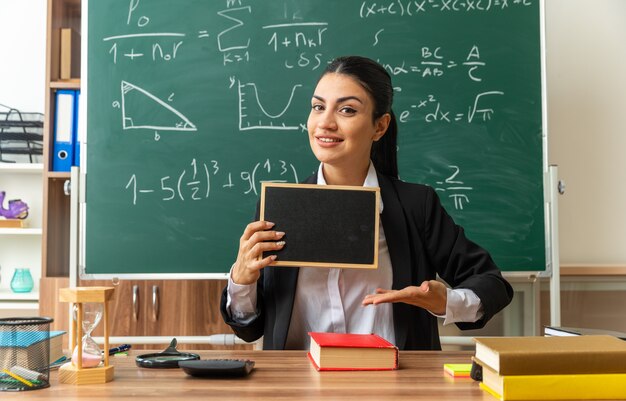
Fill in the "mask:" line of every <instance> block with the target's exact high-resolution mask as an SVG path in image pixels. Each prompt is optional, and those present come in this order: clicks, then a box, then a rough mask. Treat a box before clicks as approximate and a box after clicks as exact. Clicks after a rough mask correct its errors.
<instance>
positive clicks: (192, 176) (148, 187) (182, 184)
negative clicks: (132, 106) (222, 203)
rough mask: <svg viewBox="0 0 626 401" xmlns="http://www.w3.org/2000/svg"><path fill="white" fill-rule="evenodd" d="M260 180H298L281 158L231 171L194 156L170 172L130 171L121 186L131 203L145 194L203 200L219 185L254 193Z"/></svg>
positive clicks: (162, 198)
mask: <svg viewBox="0 0 626 401" xmlns="http://www.w3.org/2000/svg"><path fill="white" fill-rule="evenodd" d="M262 182H298V173H297V171H296V168H295V166H294V165H293V164H292V163H290V162H287V161H284V160H271V159H265V160H263V161H260V162H257V163H255V164H254V165H252V166H251V168H250V169H248V170H242V171H238V172H236V173H234V172H231V171H225V170H223V169H222V167H221V162H219V161H217V160H209V161H207V162H203V161H198V160H197V159H195V158H194V159H192V160H191V162H190V163H189V165H188V166H187V167H185V168H183V169H182V170H180V171H177V172H175V173H174V174H173V175H163V176H161V177H159V178H147V179H145V180H144V179H143V178H141V177H139V176H138V174H137V173H133V174H131V175H130V178H129V179H128V181H127V182H126V184H125V185H124V189H125V190H127V191H128V192H129V195H130V201H131V203H132V204H133V205H137V204H139V202H140V201H141V200H142V199H143V198H144V197H147V196H152V198H151V199H150V201H164V202H167V201H172V200H179V201H181V202H194V201H204V200H208V199H210V197H211V193H212V192H211V191H215V190H220V189H221V190H230V191H239V193H241V194H242V195H250V196H252V195H254V196H258V195H259V190H260V189H261V183H262Z"/></svg>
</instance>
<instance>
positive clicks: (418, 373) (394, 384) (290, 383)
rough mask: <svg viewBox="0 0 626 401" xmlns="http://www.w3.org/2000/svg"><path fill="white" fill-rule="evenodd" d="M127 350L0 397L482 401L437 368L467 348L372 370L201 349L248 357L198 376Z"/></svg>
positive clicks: (413, 356) (412, 354)
mask: <svg viewBox="0 0 626 401" xmlns="http://www.w3.org/2000/svg"><path fill="white" fill-rule="evenodd" d="M139 353H141V351H133V352H131V353H130V355H129V356H128V357H127V358H119V357H115V358H111V361H113V364H114V365H115V379H114V380H113V381H112V382H111V383H107V384H94V385H82V386H78V385H70V384H60V383H59V381H58V377H57V372H53V373H52V374H51V385H50V388H47V389H43V390H35V391H28V392H19V393H11V392H3V393H0V394H1V397H2V399H3V400H5V399H15V400H17V399H18V398H19V399H21V400H23V399H25V398H27V399H29V400H30V399H46V400H59V401H61V400H63V401H70V400H78V399H80V400H83V401H84V400H87V401H89V400H91V401H95V400H108V399H111V400H135V401H139V400H147V399H150V400H154V401H162V400H165V401H168V400H172V401H173V400H176V401H193V400H211V399H216V400H217V399H219V400H240V399H244V400H252V399H254V400H272V401H279V400H291V399H293V400H302V399H305V400H318V399H328V400H359V401H365V400H393V401H400V400H412V401H414V400H438V401H439V400H451V401H452V400H453V401H459V400H461V401H463V400H485V401H494V400H495V398H493V397H491V396H489V395H488V394H486V393H484V392H483V391H482V390H481V389H480V388H479V387H478V383H476V382H474V381H472V380H471V379H469V378H460V379H453V378H451V377H449V376H447V375H445V374H444V373H443V364H444V363H469V362H470V356H471V353H470V352H416V351H403V352H401V353H400V369H399V370H396V371H378V372H317V371H316V370H315V369H314V368H313V367H312V366H311V363H310V362H309V360H308V359H307V358H306V352H304V351H200V352H199V354H200V355H201V356H202V359H208V358H241V359H252V360H254V361H255V363H256V364H255V369H254V371H253V372H252V373H251V374H250V375H249V376H248V377H245V378H238V379H201V378H194V377H191V376H188V375H186V374H185V373H184V372H183V371H182V370H180V369H163V370H161V369H144V368H138V367H136V366H135V359H134V357H135V356H136V355H137V354H139Z"/></svg>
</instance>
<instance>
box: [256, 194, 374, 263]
mask: <svg viewBox="0 0 626 401" xmlns="http://www.w3.org/2000/svg"><path fill="white" fill-rule="evenodd" d="M379 192H380V189H379V188H370V187H351V186H339V185H311V184H278V183H263V184H262V193H261V213H260V218H261V220H266V221H271V222H273V223H275V226H274V227H273V229H274V230H277V231H283V232H285V236H284V237H283V240H284V241H285V242H286V244H285V246H284V247H283V248H282V249H281V250H279V251H275V252H267V253H264V255H263V257H267V256H268V255H272V254H276V255H277V256H278V258H277V260H276V261H275V262H274V263H273V264H274V265H277V266H312V267H339V268H363V269H376V268H378V224H379V213H378V208H379Z"/></svg>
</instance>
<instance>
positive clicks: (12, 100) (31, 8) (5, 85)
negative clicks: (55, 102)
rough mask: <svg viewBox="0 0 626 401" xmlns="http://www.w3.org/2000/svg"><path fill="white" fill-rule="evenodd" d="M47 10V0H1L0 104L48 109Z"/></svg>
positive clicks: (23, 109) (23, 108) (22, 109)
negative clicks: (45, 95) (45, 93)
mask: <svg viewBox="0 0 626 401" xmlns="http://www.w3.org/2000/svg"><path fill="white" fill-rule="evenodd" d="M46 10H47V2H46V0H0V104H3V105H5V106H9V107H13V108H16V109H18V110H19V111H25V112H39V113H43V111H44V105H45V103H44V91H45V67H44V64H45V61H46V31H45V30H46ZM2 111H6V110H2Z"/></svg>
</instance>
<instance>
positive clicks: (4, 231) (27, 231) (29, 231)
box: [0, 228, 43, 235]
mask: <svg viewBox="0 0 626 401" xmlns="http://www.w3.org/2000/svg"><path fill="white" fill-rule="evenodd" d="M42 233H43V230H42V229H41V228H0V235H41V234H42Z"/></svg>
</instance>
